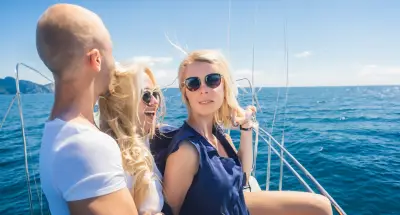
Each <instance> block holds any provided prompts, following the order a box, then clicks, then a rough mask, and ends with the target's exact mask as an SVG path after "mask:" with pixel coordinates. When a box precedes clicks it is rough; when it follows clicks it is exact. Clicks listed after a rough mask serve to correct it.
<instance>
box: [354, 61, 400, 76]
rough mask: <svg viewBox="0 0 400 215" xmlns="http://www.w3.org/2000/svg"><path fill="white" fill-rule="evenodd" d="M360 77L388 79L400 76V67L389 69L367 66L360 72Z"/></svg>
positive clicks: (386, 67)
mask: <svg viewBox="0 0 400 215" xmlns="http://www.w3.org/2000/svg"><path fill="white" fill-rule="evenodd" d="M358 76H359V77H370V78H372V77H387V76H391V77H393V76H400V67H388V66H378V65H373V64H371V65H365V66H363V67H362V68H361V70H360V71H359V72H358Z"/></svg>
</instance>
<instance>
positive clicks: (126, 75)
mask: <svg viewBox="0 0 400 215" xmlns="http://www.w3.org/2000/svg"><path fill="white" fill-rule="evenodd" d="M143 70H144V71H145V72H143ZM146 70H148V71H147V72H146ZM145 73H148V74H151V71H150V70H149V69H147V68H142V67H141V66H138V65H130V66H122V65H119V66H118V67H117V71H116V72H115V73H114V75H113V77H112V79H111V84H110V87H109V93H108V94H107V95H106V96H105V97H103V98H101V99H100V100H99V112H100V129H101V130H102V131H104V132H105V133H107V134H109V135H110V136H112V137H113V138H114V139H116V141H117V142H118V144H119V147H120V150H121V153H122V162H123V163H122V164H123V168H124V170H125V171H126V172H128V173H129V174H130V175H132V176H133V178H134V184H133V186H132V190H131V193H132V194H133V198H134V201H135V203H136V204H137V205H141V204H142V203H143V201H144V199H145V198H146V197H147V195H148V191H149V185H150V183H151V180H153V177H154V176H152V175H153V174H152V173H153V164H154V160H153V156H152V154H151V152H150V151H149V149H148V147H147V146H146V145H145V142H144V140H145V137H143V136H142V135H140V133H139V132H138V131H139V129H138V126H137V125H139V123H138V122H139V115H138V113H139V111H138V104H139V102H140V99H141V89H142V87H141V86H142V85H143V75H144V74H145ZM150 77H152V74H151V75H150ZM153 78H154V77H153ZM149 176H151V177H149ZM157 180H158V179H157Z"/></svg>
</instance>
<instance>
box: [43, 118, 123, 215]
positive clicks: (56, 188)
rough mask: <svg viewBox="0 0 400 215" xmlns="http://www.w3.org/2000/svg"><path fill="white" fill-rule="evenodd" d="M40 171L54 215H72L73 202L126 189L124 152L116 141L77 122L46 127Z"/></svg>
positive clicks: (50, 123) (52, 123)
mask: <svg viewBox="0 0 400 215" xmlns="http://www.w3.org/2000/svg"><path fill="white" fill-rule="evenodd" d="M39 169H40V178H41V185H42V189H43V192H44V194H45V196H46V198H47V201H48V203H49V207H50V211H51V213H52V214H57V215H64V214H65V215H68V214H70V213H69V209H68V205H67V202H69V201H75V200H81V199H87V198H91V197H96V196H101V195H105V194H109V193H112V192H115V191H118V190H120V189H122V188H124V187H126V181H125V175H124V171H123V168H122V158H121V152H120V150H119V147H118V145H117V143H116V142H115V140H114V139H113V138H112V137H110V136H108V135H107V134H105V133H102V132H100V131H98V130H97V129H95V128H93V127H90V126H89V125H83V124H79V123H76V122H66V121H62V120H60V119H55V120H52V121H49V122H47V123H46V124H45V127H44V131H43V137H42V144H41V148H40V159H39Z"/></svg>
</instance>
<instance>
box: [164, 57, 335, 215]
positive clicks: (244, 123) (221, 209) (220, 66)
mask: <svg viewBox="0 0 400 215" xmlns="http://www.w3.org/2000/svg"><path fill="white" fill-rule="evenodd" d="M178 79H179V88H180V91H181V95H182V99H183V102H184V103H185V104H186V107H187V111H188V118H187V120H185V121H184V123H183V125H182V126H181V127H180V129H179V131H178V132H177V134H176V135H175V136H174V138H173V140H172V141H171V142H170V144H169V148H168V152H167V155H166V156H165V157H164V158H163V159H164V162H163V161H160V162H159V163H161V165H160V166H159V168H160V170H161V172H162V173H163V176H164V179H163V185H164V196H165V202H166V203H168V205H169V207H170V209H171V211H170V212H169V213H172V214H173V215H178V214H183V215H186V214H191V215H196V214H199V215H200V214H202V215H203V214H225V215H227V214H274V215H278V214H321V215H325V214H332V209H331V206H330V203H329V201H328V200H327V198H325V197H323V196H321V195H316V194H310V193H304V192H269V191H261V192H243V187H244V185H246V184H247V183H248V177H249V176H250V172H251V168H252V165H253V148H252V131H251V129H252V127H253V126H256V124H255V123H254V122H253V121H252V120H251V119H252V115H254V114H255V112H256V109H255V107H253V106H249V107H248V108H246V109H243V108H241V107H240V106H239V103H238V101H237V98H236V94H235V92H236V90H235V89H234V84H233V80H232V78H231V74H230V69H229V65H228V62H227V61H226V59H225V58H224V57H223V55H222V54H221V53H219V52H217V51H213V50H199V51H193V52H191V53H189V54H188V55H187V56H186V57H185V59H184V60H183V61H182V63H181V64H180V67H179V73H178ZM222 128H233V129H239V130H240V135H241V136H240V146H239V149H238V150H236V149H235V146H234V145H233V143H232V141H231V140H230V138H229V136H227V135H226V134H225V133H224V132H223V129H222ZM160 159H161V158H160ZM164 213H167V212H166V211H164Z"/></svg>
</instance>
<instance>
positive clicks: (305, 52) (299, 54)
mask: <svg viewBox="0 0 400 215" xmlns="http://www.w3.org/2000/svg"><path fill="white" fill-rule="evenodd" d="M311 54H312V53H311V52H310V51H303V52H300V53H297V54H295V55H294V56H295V57H296V58H307V57H310V56H311Z"/></svg>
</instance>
